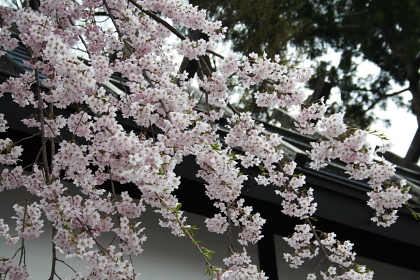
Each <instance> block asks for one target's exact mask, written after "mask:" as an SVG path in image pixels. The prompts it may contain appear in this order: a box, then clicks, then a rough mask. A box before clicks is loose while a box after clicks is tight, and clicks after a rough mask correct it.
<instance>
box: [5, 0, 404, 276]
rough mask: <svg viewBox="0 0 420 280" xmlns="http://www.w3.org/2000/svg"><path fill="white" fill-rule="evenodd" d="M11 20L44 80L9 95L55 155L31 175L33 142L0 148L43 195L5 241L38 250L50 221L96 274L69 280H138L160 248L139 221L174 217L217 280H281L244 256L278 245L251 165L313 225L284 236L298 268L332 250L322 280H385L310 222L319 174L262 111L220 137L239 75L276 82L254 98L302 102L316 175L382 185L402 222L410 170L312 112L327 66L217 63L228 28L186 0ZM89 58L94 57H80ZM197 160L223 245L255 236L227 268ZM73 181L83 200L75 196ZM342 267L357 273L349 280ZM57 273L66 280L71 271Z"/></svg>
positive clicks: (384, 203) (15, 179)
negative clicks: (136, 263)
mask: <svg viewBox="0 0 420 280" xmlns="http://www.w3.org/2000/svg"><path fill="white" fill-rule="evenodd" d="M0 17H1V19H2V28H1V29H0V42H1V46H2V50H1V52H2V54H4V53H5V51H8V50H13V49H14V48H15V47H17V46H18V42H19V44H21V45H22V46H25V47H26V48H27V49H28V53H29V55H30V58H29V59H28V60H27V61H24V63H25V66H26V67H27V69H30V70H28V71H27V72H25V73H23V74H21V75H20V76H18V77H9V78H8V79H7V80H6V81H5V82H4V83H2V84H1V85H0V97H3V96H6V95H7V96H11V98H12V100H13V101H14V102H15V103H16V104H18V105H19V106H20V107H27V108H32V109H33V112H34V113H33V114H32V115H30V116H27V115H25V116H23V115H22V116H21V115H18V114H20V112H17V113H16V116H15V115H14V116H13V118H17V117H19V118H20V119H21V120H22V122H23V124H24V125H25V126H27V127H28V128H31V129H35V130H37V131H38V132H39V133H38V134H35V136H39V135H41V147H40V151H41V152H40V155H39V156H38V157H37V159H36V160H35V161H34V162H32V163H31V164H30V165H29V166H25V167H24V166H21V165H20V161H21V159H22V158H23V157H25V151H24V150H23V148H22V146H21V145H18V144H19V142H20V141H16V142H13V141H12V140H11V139H9V138H7V137H5V138H4V137H2V138H4V139H1V140H0V163H1V164H4V165H10V169H8V168H5V169H3V170H2V172H1V177H0V191H9V190H11V189H16V188H23V189H25V190H26V191H27V192H28V193H30V194H31V198H30V200H29V199H27V200H23V201H24V202H22V200H20V201H19V203H20V204H16V205H15V206H14V211H15V217H14V219H15V220H16V231H17V236H14V235H12V234H10V232H9V229H10V227H9V225H7V224H6V223H5V222H4V220H3V219H0V236H1V237H2V238H4V239H5V240H6V243H7V244H15V243H17V242H18V241H19V240H25V239H30V238H39V236H41V235H42V231H43V225H44V222H46V221H48V222H50V223H51V224H52V227H53V243H54V246H55V247H56V249H57V250H58V252H60V253H62V254H64V255H65V256H66V257H67V258H79V259H84V260H86V261H87V262H88V263H89V271H88V273H87V274H86V275H85V276H83V274H82V273H80V272H76V271H74V275H73V276H71V277H70V278H69V279H104V278H112V279H137V278H138V276H139V274H138V273H137V272H135V271H134V268H133V265H132V264H131V262H130V261H129V259H130V258H129V256H130V255H131V254H134V255H136V254H140V253H142V251H143V248H142V243H143V242H146V239H147V236H146V235H144V234H143V232H144V228H142V227H141V226H142V224H141V222H139V221H138V219H139V218H140V219H141V218H142V214H143V212H144V211H145V209H146V208H145V206H146V205H149V206H151V207H152V208H153V210H154V211H155V212H157V213H159V214H160V215H161V218H160V220H159V224H160V225H161V226H162V227H167V228H169V229H170V230H171V232H172V233H173V234H174V235H177V236H186V237H187V238H189V239H190V240H191V241H192V243H193V244H194V245H195V246H196V247H197V249H198V250H199V252H200V253H201V254H202V255H203V258H204V260H205V263H206V266H207V271H208V272H209V273H210V274H212V273H213V274H214V275H216V277H217V279H267V277H266V276H265V274H264V272H261V271H258V269H257V267H256V266H255V265H254V264H252V263H251V259H250V257H249V255H248V254H247V252H246V250H245V247H246V246H247V245H248V244H255V243H256V242H258V241H259V240H260V239H261V238H263V235H262V227H263V225H264V223H265V219H264V218H263V217H261V216H260V214H259V213H256V212H254V209H253V208H252V206H247V205H246V202H245V200H244V199H243V198H242V197H241V191H242V189H243V186H244V183H245V182H246V181H247V180H249V179H250V178H248V177H247V176H246V175H244V174H242V172H241V168H242V167H243V168H252V167H258V168H259V170H260V171H261V173H260V174H259V175H257V177H256V178H255V180H256V182H257V183H258V184H260V185H273V186H275V187H276V188H277V189H276V192H275V193H276V194H278V195H279V196H280V197H281V198H280V197H279V200H282V207H283V210H282V212H283V213H284V214H286V215H289V216H292V217H298V218H299V219H300V220H304V221H305V222H306V223H305V224H303V225H298V226H296V228H295V230H296V232H295V233H294V234H292V235H291V237H288V238H286V239H285V240H286V241H288V242H289V244H290V245H291V246H292V248H294V249H295V254H294V255H292V254H286V255H285V257H286V259H287V260H288V262H289V263H290V265H291V266H295V267H297V266H299V265H300V264H301V263H302V262H303V259H304V258H312V257H313V256H315V255H316V254H319V252H320V251H322V252H324V253H326V256H325V257H326V258H327V259H328V261H329V262H330V263H331V266H330V267H329V268H328V270H327V271H325V272H320V274H321V275H322V276H323V277H324V278H326V277H331V279H354V278H352V277H356V276H357V277H362V278H360V279H370V278H371V276H372V273H371V272H369V271H366V270H364V269H363V268H362V267H360V266H356V265H355V264H354V255H355V253H354V252H352V244H351V243H350V242H349V241H345V242H343V243H340V242H339V241H337V240H336V239H335V235H334V234H333V233H323V234H320V233H319V232H318V231H315V228H314V227H313V226H312V224H311V223H310V220H309V219H310V217H311V216H312V215H313V214H314V212H315V211H316V207H317V204H316V203H315V202H314V198H313V192H314V190H313V189H312V188H305V176H304V175H299V174H295V173H296V172H295V168H296V163H295V162H284V152H283V150H282V147H281V143H282V140H281V137H280V136H278V135H276V134H269V133H267V132H266V131H265V130H264V126H263V125H262V124H257V123H256V122H255V121H254V120H253V118H252V117H251V114H250V113H247V112H244V113H238V114H234V115H233V116H232V117H230V119H229V122H230V125H229V127H228V129H229V130H228V132H227V134H226V136H225V137H221V133H220V131H219V130H218V128H219V127H218V125H217V123H218V122H219V121H220V119H221V118H222V117H223V114H224V111H223V109H224V107H226V106H231V105H230V103H229V94H228V83H229V77H231V76H233V75H236V76H237V77H238V81H240V82H241V84H242V85H243V86H244V87H245V88H249V87H252V86H254V85H261V90H260V91H258V92H256V93H255V97H256V101H257V105H258V106H264V107H269V106H272V105H277V106H280V107H285V108H290V107H292V106H301V108H302V110H301V113H300V114H299V115H298V116H297V118H296V120H297V129H298V130H299V131H300V132H302V133H310V134H312V133H315V132H320V133H322V134H323V135H324V137H325V139H324V140H323V141H319V142H316V143H312V146H313V149H312V150H311V151H310V152H309V154H310V157H311V160H312V162H311V163H310V164H311V167H313V168H315V169H319V168H323V167H325V166H326V165H327V164H328V162H329V161H331V160H336V159H340V160H342V161H343V162H345V163H346V164H347V167H348V173H349V174H350V176H351V178H354V179H358V180H363V179H369V181H368V183H369V184H370V185H371V186H372V189H373V190H372V191H371V192H370V193H369V194H368V195H369V197H370V200H369V202H368V204H369V205H370V206H371V207H372V208H373V209H375V210H376V213H377V214H376V216H375V217H374V218H373V221H375V222H377V223H378V225H383V226H389V225H390V224H391V223H393V222H395V219H396V209H398V208H399V207H400V206H401V205H402V204H404V203H405V202H406V201H407V200H408V199H409V198H410V196H409V195H408V193H407V191H406V189H405V188H404V184H401V186H398V185H396V184H384V181H386V180H388V179H389V178H390V177H391V176H392V174H393V173H394V172H395V168H394V167H393V166H392V165H390V164H389V163H388V162H386V161H384V160H381V161H376V160H375V159H374V157H373V153H371V152H370V150H369V149H370V148H369V147H368V144H367V141H366V135H367V132H364V131H361V130H352V129H349V128H347V127H346V126H345V125H344V124H343V122H342V119H343V115H342V114H335V115H332V116H325V115H324V114H325V112H326V109H327V108H326V105H325V104H324V103H323V101H322V100H321V101H319V102H317V103H315V104H312V105H303V102H304V100H305V95H304V93H303V91H302V88H301V85H302V84H303V83H305V82H306V81H308V79H309V78H310V76H311V75H312V70H310V69H307V68H303V67H296V66H295V67H288V66H285V65H283V64H282V62H281V61H280V59H279V56H276V57H275V58H274V59H269V58H267V57H266V55H265V54H264V55H262V56H258V55H257V54H250V55H248V56H239V55H236V54H231V55H226V56H222V55H219V54H217V53H215V52H214V50H215V44H216V43H217V41H219V40H221V39H222V38H223V36H224V35H223V32H224V28H223V27H222V24H221V23H220V22H212V21H208V20H207V19H206V13H205V11H203V10H199V9H198V8H197V7H194V6H191V5H187V4H185V3H184V2H183V1H177V0H171V1H162V0H152V1H141V0H137V1H136V0H126V1H120V0H85V1H70V0H61V1H52V0H43V1H40V6H39V9H31V8H29V7H26V8H22V9H18V10H13V9H11V8H5V7H0ZM170 22H171V23H172V24H173V25H171V24H170ZM174 26H177V27H178V26H179V27H183V28H184V29H187V30H199V31H201V32H203V33H204V34H205V35H207V38H208V39H206V40H197V41H193V40H191V39H189V38H187V37H186V36H185V35H183V34H181V33H180V31H179V30H182V29H178V28H176V27H174ZM171 35H175V37H176V39H173V37H171ZM173 40H177V41H176V43H173ZM170 46H174V47H173V48H171V47H170ZM76 49H78V50H83V51H84V54H85V57H87V58H88V59H81V58H79V57H78V54H79V53H78V52H76V51H75V50H76ZM173 53H176V54H177V55H179V56H183V57H186V58H189V59H192V60H196V61H197V64H198V65H199V73H200V75H198V77H196V78H188V75H187V74H186V73H185V72H184V73H178V65H177V63H176V62H175V61H174V59H173ZM210 54H212V55H214V56H215V58H214V60H215V62H216V66H217V67H215V68H216V69H215V70H214V71H213V72H212V71H210V68H209V67H208V65H206V62H205V60H204V59H203V56H204V55H210ZM115 81H122V83H117V82H115ZM192 84H198V85H199V87H200V89H201V90H202V93H203V99H204V100H205V108H206V109H205V110H198V109H197V108H196V105H197V104H198V103H199V100H198V99H196V98H194V97H193V95H192V94H191V92H190V89H191V87H190V86H191V85H192ZM64 110H67V111H68V112H70V113H69V114H64V113H62V112H63V111H64ZM234 111H235V110H234ZM58 112H60V113H58ZM10 117H11V116H5V115H4V114H3V113H0V133H7V129H8V126H7V124H8V123H7V121H6V120H8V119H9V118H10ZM121 119H128V120H133V121H134V122H135V123H136V124H137V125H138V131H127V129H126V127H125V126H123V125H122V122H121V121H120V120H121ZM35 136H34V137H35ZM222 138H223V139H222ZM29 140H30V138H28V139H22V140H21V141H29ZM47 146H48V147H49V148H50V150H49V152H47ZM379 151H381V152H382V149H378V152H379ZM187 156H192V157H194V159H195V161H196V163H197V165H198V166H199V171H198V172H197V174H195V175H196V176H197V177H200V178H201V179H202V180H204V184H205V188H206V195H207V197H208V198H209V199H210V200H212V201H213V203H214V206H215V208H216V209H218V211H219V213H217V214H215V215H214V216H213V218H208V219H206V221H205V222H206V226H207V229H208V230H209V231H211V232H215V233H219V234H223V233H226V232H228V234H231V228H232V227H238V228H239V229H240V231H239V233H238V236H237V240H238V242H239V244H240V245H241V246H243V247H244V249H242V250H234V249H233V246H230V245H229V246H230V247H229V249H230V255H229V256H228V257H227V258H225V259H224V264H225V266H226V267H224V268H219V267H215V266H213V265H212V264H211V262H210V261H211V260H210V257H211V254H212V251H211V250H208V249H206V248H204V247H202V246H201V245H198V241H197V240H195V239H194V234H193V231H194V230H196V228H195V227H194V226H191V225H188V223H187V217H186V216H185V215H184V213H183V211H182V210H181V209H180V208H181V205H182V204H181V202H180V201H178V198H177V197H176V196H175V195H174V190H176V189H177V188H180V187H182V186H181V185H180V184H181V183H180V177H179V176H178V175H177V174H176V173H175V168H176V167H177V166H178V165H179V164H180V163H182V162H183V160H184V159H185V158H186V157H187ZM65 181H70V182H71V183H72V185H71V188H72V191H74V193H76V194H73V195H70V194H68V193H67V187H64V182H65ZM114 182H115V183H116V182H118V183H120V184H128V183H130V184H134V185H135V186H136V187H137V189H138V190H139V191H140V192H141V196H142V197H141V200H140V201H136V200H134V199H133V198H131V197H130V196H129V195H128V193H125V192H122V193H120V195H117V193H118V190H116V188H117V187H115V185H114ZM105 183H110V184H111V186H112V190H111V192H107V191H105V189H104V184H105ZM273 195H274V194H273ZM42 213H43V214H44V215H45V220H44V216H43V215H42ZM104 233H112V234H114V235H115V236H116V237H118V240H119V246H118V247H119V249H117V246H114V245H110V246H109V245H107V246H105V245H102V244H101V243H100V242H99V240H98V237H99V236H100V235H101V234H104ZM22 244H24V243H23V241H22ZM328 252H329V253H328ZM20 254H24V250H21V251H20ZM17 256H18V254H15V255H12V256H1V255H0V278H1V277H3V276H4V278H7V279H27V278H28V277H29V273H30V272H29V271H28V270H27V268H26V267H25V264H22V263H19V264H17V265H16V259H17V258H18V257H17ZM52 258H53V263H56V262H58V261H59V260H60V259H59V258H58V257H57V256H56V255H55V254H54V255H53V256H52ZM337 266H338V267H340V268H343V269H342V270H341V271H342V274H341V275H339V272H338V271H337V269H336V267H337ZM54 267H55V266H53V269H52V271H51V275H52V276H51V277H50V278H51V279H52V278H53V277H54V275H56V274H57V273H58V271H56V270H55V268H54ZM314 277H315V274H310V275H309V276H308V279H315V278H314Z"/></svg>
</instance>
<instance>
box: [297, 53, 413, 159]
mask: <svg viewBox="0 0 420 280" xmlns="http://www.w3.org/2000/svg"><path fill="white" fill-rule="evenodd" d="M320 59H324V60H327V59H328V60H331V61H332V62H333V64H335V66H338V63H339V61H340V55H339V54H338V53H335V52H334V51H333V50H330V51H329V52H328V53H327V55H325V56H323V57H321V58H320ZM313 64H314V62H312V61H306V62H305V63H304V65H305V66H311V65H313ZM358 72H359V73H360V76H367V75H368V74H373V75H377V74H379V68H378V67H377V66H375V65H374V64H373V63H370V62H363V63H361V64H360V65H359V66H358ZM394 87H395V88H394V91H395V92H397V91H399V90H401V89H403V87H400V86H397V85H395V86H394ZM331 93H332V95H331V96H330V100H328V101H327V104H330V103H332V102H333V101H339V100H340V95H339V90H338V89H336V88H335V89H334V88H333V89H332V91H331ZM402 95H403V96H404V99H405V100H406V101H409V100H411V98H412V97H411V93H410V92H408V91H407V92H404V93H402ZM374 112H375V114H376V115H377V116H378V117H379V119H386V118H388V119H390V120H391V126H390V127H386V126H385V125H384V124H383V123H382V122H381V121H377V122H376V123H374V124H373V125H372V127H371V130H378V131H379V132H381V133H384V134H385V136H387V138H388V139H389V140H390V142H392V143H393V144H394V146H393V147H392V148H391V152H393V153H395V154H397V155H399V156H401V157H405V155H406V153H407V150H408V148H409V147H410V144H411V141H412V140H413V138H414V134H415V133H416V131H417V127H418V125H417V119H416V117H415V116H414V115H413V114H412V113H410V112H408V111H407V109H402V108H397V106H396V105H395V104H394V103H393V102H392V101H389V102H388V109H387V110H386V111H383V110H380V109H376V110H374ZM370 141H372V142H373V143H374V144H375V145H380V144H381V142H382V140H379V139H378V138H377V137H371V138H370Z"/></svg>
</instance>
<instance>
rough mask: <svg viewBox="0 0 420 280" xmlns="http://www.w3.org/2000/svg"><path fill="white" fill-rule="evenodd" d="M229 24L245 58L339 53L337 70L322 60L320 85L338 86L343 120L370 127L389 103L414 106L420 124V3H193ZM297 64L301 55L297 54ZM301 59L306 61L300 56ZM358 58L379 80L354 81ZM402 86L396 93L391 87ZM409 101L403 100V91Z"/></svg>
mask: <svg viewBox="0 0 420 280" xmlns="http://www.w3.org/2000/svg"><path fill="white" fill-rule="evenodd" d="M190 2H191V3H193V4H199V5H200V6H201V7H204V8H206V9H208V12H209V14H210V15H211V16H212V17H214V18H217V19H219V20H221V21H222V22H223V24H224V25H225V26H227V27H228V36H227V39H229V40H231V41H232V43H233V47H234V50H236V51H239V52H244V53H249V52H257V53H259V54H261V53H262V52H266V53H267V54H268V56H269V57H272V56H273V55H274V54H276V53H279V54H281V56H282V57H285V56H286V54H287V53H288V52H290V48H288V47H293V48H296V53H295V54H300V55H302V54H305V55H306V57H307V58H309V59H316V58H319V57H321V56H322V55H325V54H326V53H327V51H328V50H329V49H331V48H332V49H333V50H334V51H336V52H339V53H340V54H341V59H340V63H339V65H338V67H335V66H332V65H331V62H330V61H328V60H325V59H323V60H322V61H320V62H319V63H318V66H317V68H316V74H315V75H314V78H313V80H312V82H311V83H310V86H311V88H314V86H315V81H316V79H318V78H323V79H325V80H327V81H328V82H330V83H332V84H333V86H337V87H338V88H339V89H340V92H341V99H342V103H341V104H338V103H336V104H333V106H332V109H333V110H334V111H338V110H341V109H343V108H344V107H345V109H346V111H347V113H346V117H347V119H346V122H347V123H350V124H353V125H358V126H360V127H368V126H369V125H370V124H371V123H372V122H373V121H374V120H376V117H375V115H374V114H373V112H372V109H373V108H381V109H384V110H385V109H386V108H387V102H388V100H392V101H393V102H395V103H396V105H397V106H399V107H407V108H408V107H410V108H411V110H412V112H413V113H414V114H415V115H416V116H417V120H418V122H420V74H419V68H420V39H419V38H420V22H419V21H418V20H417V19H418V18H419V16H420V2H419V1H416V0H403V1H397V0H316V1H304V0H291V1H285V0H264V1H255V0H245V1H243V0H241V1H239V0H234V1H219V0H212V1H202V0H191V1H190ZM297 58H298V59H299V56H297ZM300 58H303V57H302V56H301V57H300ZM360 61H370V62H372V63H374V64H375V65H376V66H378V67H379V69H380V73H379V74H378V75H377V76H373V75H368V76H365V77H358V78H355V77H356V73H357V67H358V65H359V64H360ZM395 84H396V85H399V86H402V87H403V89H402V90H400V91H398V92H394V91H393V85H395ZM406 91H410V92H411V94H412V100H411V101H410V102H409V103H408V104H407V103H405V102H404V100H403V97H402V95H401V94H402V93H403V92H406Z"/></svg>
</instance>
